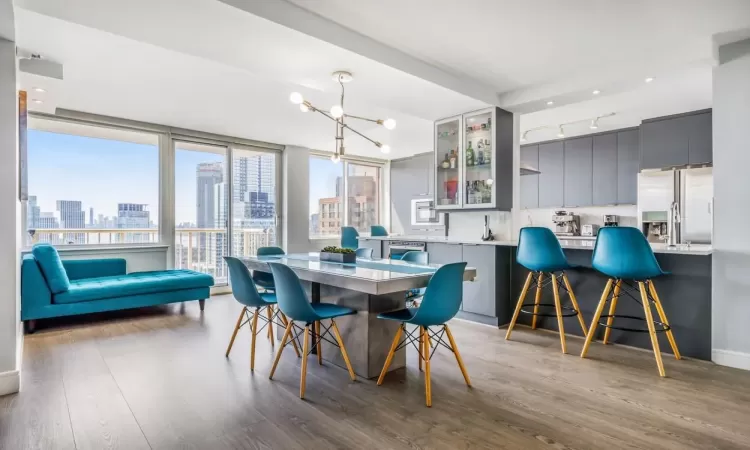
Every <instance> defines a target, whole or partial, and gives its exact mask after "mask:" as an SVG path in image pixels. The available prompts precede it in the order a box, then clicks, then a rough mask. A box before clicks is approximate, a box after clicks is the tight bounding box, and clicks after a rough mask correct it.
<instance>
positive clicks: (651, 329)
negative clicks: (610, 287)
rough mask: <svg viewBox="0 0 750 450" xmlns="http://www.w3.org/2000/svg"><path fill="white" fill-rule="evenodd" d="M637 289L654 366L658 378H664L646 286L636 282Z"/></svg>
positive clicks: (641, 282)
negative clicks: (657, 371)
mask: <svg viewBox="0 0 750 450" xmlns="http://www.w3.org/2000/svg"><path fill="white" fill-rule="evenodd" d="M638 288H639V289H640V291H641V301H642V302H643V312H644V313H645V315H646V325H648V334H649V335H650V336H651V346H652V347H653V348H654V358H656V366H657V368H658V369H659V376H662V377H664V376H666V374H665V373H664V363H663V362H662V360H661V350H659V340H658V339H657V337H656V331H655V327H654V317H653V316H652V315H651V303H650V302H649V300H648V295H647V294H646V286H645V284H644V283H643V281H639V282H638Z"/></svg>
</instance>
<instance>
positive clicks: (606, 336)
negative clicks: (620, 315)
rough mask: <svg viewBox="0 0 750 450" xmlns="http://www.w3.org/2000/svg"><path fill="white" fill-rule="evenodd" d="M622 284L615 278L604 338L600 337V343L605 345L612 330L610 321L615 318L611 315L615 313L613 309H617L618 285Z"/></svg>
mask: <svg viewBox="0 0 750 450" xmlns="http://www.w3.org/2000/svg"><path fill="white" fill-rule="evenodd" d="M621 285H622V280H617V281H616V282H615V292H614V293H613V294H612V303H610V305H609V317H607V329H606V330H604V339H602V344H604V345H607V342H608V341H609V334H610V333H611V332H612V329H611V328H610V327H611V326H612V322H614V321H615V318H614V317H612V316H614V314H615V311H616V310H617V299H618V298H619V297H620V286H621Z"/></svg>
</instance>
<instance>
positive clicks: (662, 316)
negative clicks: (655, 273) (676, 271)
mask: <svg viewBox="0 0 750 450" xmlns="http://www.w3.org/2000/svg"><path fill="white" fill-rule="evenodd" d="M648 287H649V289H650V290H651V296H652V297H653V298H654V303H655V304H656V311H657V312H658V313H659V319H661V323H663V324H664V325H667V326H669V321H668V320H667V313H665V312H664V307H663V306H662V304H661V299H660V298H659V294H657V293H656V286H654V282H653V280H650V281H649V282H648ZM667 339H669V345H670V346H671V347H672V352H673V353H674V359H682V355H680V351H679V350H678V349H677V341H675V339H674V335H673V334H672V329H669V331H667Z"/></svg>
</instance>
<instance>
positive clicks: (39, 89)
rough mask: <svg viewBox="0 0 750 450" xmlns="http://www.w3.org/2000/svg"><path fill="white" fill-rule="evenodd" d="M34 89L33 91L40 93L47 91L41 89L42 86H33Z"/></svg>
mask: <svg viewBox="0 0 750 450" xmlns="http://www.w3.org/2000/svg"><path fill="white" fill-rule="evenodd" d="M34 91H35V92H41V93H45V92H47V91H46V90H44V89H42V88H40V87H35V88H34Z"/></svg>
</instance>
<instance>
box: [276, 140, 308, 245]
mask: <svg viewBox="0 0 750 450" xmlns="http://www.w3.org/2000/svg"><path fill="white" fill-rule="evenodd" d="M282 160H283V163H282V167H283V178H284V179H283V194H282V197H283V201H282V204H283V208H282V215H281V226H282V235H283V248H284V251H285V252H287V253H300V252H307V251H309V249H310V240H309V236H310V233H309V230H310V225H309V223H310V184H309V178H310V150H309V149H307V148H305V147H296V146H291V145H289V146H287V147H286V148H285V149H284V153H283V157H282Z"/></svg>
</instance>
